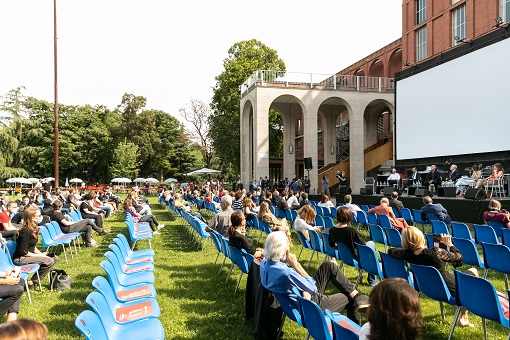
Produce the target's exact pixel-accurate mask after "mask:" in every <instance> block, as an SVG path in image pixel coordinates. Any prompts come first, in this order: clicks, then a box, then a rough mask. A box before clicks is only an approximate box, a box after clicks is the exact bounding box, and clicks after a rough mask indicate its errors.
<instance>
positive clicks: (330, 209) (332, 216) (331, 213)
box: [329, 207, 336, 218]
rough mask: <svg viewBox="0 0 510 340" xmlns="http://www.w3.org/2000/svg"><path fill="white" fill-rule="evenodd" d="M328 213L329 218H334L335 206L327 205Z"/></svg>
mask: <svg viewBox="0 0 510 340" xmlns="http://www.w3.org/2000/svg"><path fill="white" fill-rule="evenodd" d="M329 215H330V217H331V218H336V207H329Z"/></svg>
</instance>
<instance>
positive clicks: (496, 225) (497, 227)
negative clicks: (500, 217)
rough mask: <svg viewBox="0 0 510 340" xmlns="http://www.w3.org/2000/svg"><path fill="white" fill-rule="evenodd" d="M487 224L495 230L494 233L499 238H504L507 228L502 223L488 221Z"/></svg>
mask: <svg viewBox="0 0 510 340" xmlns="http://www.w3.org/2000/svg"><path fill="white" fill-rule="evenodd" d="M487 224H488V225H490V226H491V227H492V229H494V231H495V232H496V236H498V237H502V236H503V232H502V230H503V229H507V227H506V226H504V225H503V223H500V222H493V221H488V222H487Z"/></svg>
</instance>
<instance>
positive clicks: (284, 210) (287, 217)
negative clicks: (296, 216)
mask: <svg viewBox="0 0 510 340" xmlns="http://www.w3.org/2000/svg"><path fill="white" fill-rule="evenodd" d="M283 212H284V214H285V218H286V219H287V221H292V215H291V213H290V209H287V208H285V209H283Z"/></svg>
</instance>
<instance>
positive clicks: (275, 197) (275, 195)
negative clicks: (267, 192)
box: [271, 190, 280, 207]
mask: <svg viewBox="0 0 510 340" xmlns="http://www.w3.org/2000/svg"><path fill="white" fill-rule="evenodd" d="M279 200H280V193H279V192H278V190H275V191H273V196H272V197H271V203H272V204H273V206H275V207H276V205H277V203H278V201H279Z"/></svg>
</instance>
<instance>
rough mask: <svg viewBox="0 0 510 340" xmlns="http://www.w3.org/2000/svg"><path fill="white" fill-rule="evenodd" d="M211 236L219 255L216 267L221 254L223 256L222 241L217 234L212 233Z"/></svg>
mask: <svg viewBox="0 0 510 340" xmlns="http://www.w3.org/2000/svg"><path fill="white" fill-rule="evenodd" d="M210 234H211V239H212V241H213V244H214V247H215V248H216V250H217V251H218V255H216V260H214V265H215V266H216V262H218V258H219V257H220V254H222V252H221V243H220V240H219V239H218V236H217V235H216V233H210Z"/></svg>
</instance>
